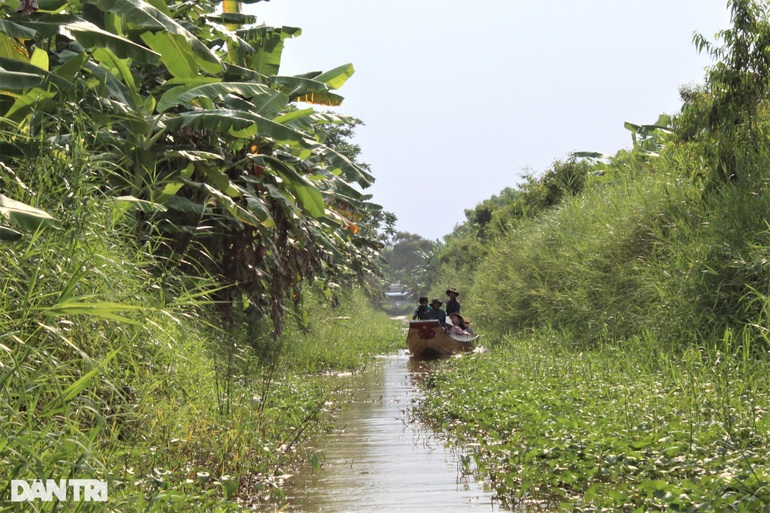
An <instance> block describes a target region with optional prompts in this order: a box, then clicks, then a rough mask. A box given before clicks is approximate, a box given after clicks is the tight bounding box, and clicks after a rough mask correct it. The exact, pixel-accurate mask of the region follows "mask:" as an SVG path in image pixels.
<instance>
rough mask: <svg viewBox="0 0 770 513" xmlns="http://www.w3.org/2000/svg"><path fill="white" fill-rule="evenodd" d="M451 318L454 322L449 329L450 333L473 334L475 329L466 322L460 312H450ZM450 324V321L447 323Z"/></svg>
mask: <svg viewBox="0 0 770 513" xmlns="http://www.w3.org/2000/svg"><path fill="white" fill-rule="evenodd" d="M447 317H449V320H450V321H451V322H452V328H450V330H449V334H450V335H473V330H472V329H471V327H470V325H469V324H468V323H466V322H465V319H463V316H462V315H460V314H458V313H451V314H448V315H447ZM447 325H449V323H447Z"/></svg>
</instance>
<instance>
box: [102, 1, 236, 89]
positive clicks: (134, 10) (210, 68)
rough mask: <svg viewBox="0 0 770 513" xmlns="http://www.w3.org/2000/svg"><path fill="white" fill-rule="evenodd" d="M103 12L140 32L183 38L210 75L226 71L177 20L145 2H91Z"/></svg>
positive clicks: (206, 48)
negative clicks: (114, 16)
mask: <svg viewBox="0 0 770 513" xmlns="http://www.w3.org/2000/svg"><path fill="white" fill-rule="evenodd" d="M90 3H92V4H94V5H96V6H97V7H98V8H99V9H101V10H102V11H103V12H108V13H111V14H114V15H116V16H119V17H121V18H123V19H124V20H125V21H126V23H128V24H129V25H132V26H133V27H135V28H136V29H137V30H140V31H148V30H149V31H153V32H158V31H166V32H169V33H171V34H174V35H179V36H182V37H183V38H184V39H185V41H186V42H187V44H189V45H190V47H191V48H192V51H193V53H194V54H195V55H196V57H197V61H198V64H199V65H200V66H201V67H202V68H203V69H204V70H205V71H207V72H208V73H211V74H213V75H216V74H219V73H221V72H222V70H223V69H224V65H223V63H222V61H221V59H220V58H219V57H218V56H217V55H216V54H215V53H214V52H213V51H212V50H211V49H209V48H208V47H207V46H206V45H204V44H203V43H202V42H201V41H200V40H199V39H198V38H197V37H195V36H194V35H193V34H192V33H190V32H189V31H188V30H187V29H186V28H184V27H183V26H182V25H180V24H179V23H177V21H176V20H174V19H173V18H171V17H170V16H168V15H167V14H165V13H163V12H162V11H160V10H158V9H157V8H155V7H153V6H152V5H150V4H148V3H147V2H144V1H143V0H90Z"/></svg>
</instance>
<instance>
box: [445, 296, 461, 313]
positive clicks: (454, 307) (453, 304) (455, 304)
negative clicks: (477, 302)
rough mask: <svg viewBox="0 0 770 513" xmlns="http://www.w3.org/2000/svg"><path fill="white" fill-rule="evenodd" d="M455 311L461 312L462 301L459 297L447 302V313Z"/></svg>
mask: <svg viewBox="0 0 770 513" xmlns="http://www.w3.org/2000/svg"><path fill="white" fill-rule="evenodd" d="M453 313H456V314H459V313H460V302H459V301H458V300H457V298H453V299H449V300H447V302H446V314H447V315H449V314H453Z"/></svg>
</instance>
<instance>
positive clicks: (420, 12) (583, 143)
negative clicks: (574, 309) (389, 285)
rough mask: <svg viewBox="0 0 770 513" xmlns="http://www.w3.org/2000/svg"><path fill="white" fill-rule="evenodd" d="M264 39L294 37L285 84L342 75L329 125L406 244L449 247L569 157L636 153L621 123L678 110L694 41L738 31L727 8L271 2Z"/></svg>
mask: <svg viewBox="0 0 770 513" xmlns="http://www.w3.org/2000/svg"><path fill="white" fill-rule="evenodd" d="M244 10H245V11H246V12H248V13H250V14H256V15H257V17H258V23H263V22H264V23H265V24H267V25H270V26H281V25H286V26H293V27H300V28H301V29H302V35H301V36H300V37H298V38H296V39H292V40H288V41H287V42H286V49H285V50H284V53H283V60H282V68H281V74H284V75H294V74H299V73H305V72H308V71H315V70H319V71H326V70H328V69H331V68H333V67H336V66H338V65H341V64H346V63H348V62H350V63H353V65H354V66H355V69H356V73H355V75H353V77H352V78H351V79H350V80H349V81H348V82H347V83H346V84H345V86H344V87H343V88H342V89H340V91H339V93H340V94H342V96H344V97H345V102H344V104H343V105H342V106H341V107H338V108H336V109H335V110H336V111H337V112H339V113H342V114H348V115H351V116H355V117H358V118H360V119H362V120H363V121H364V123H366V125H365V126H362V127H359V128H358V129H357V132H356V138H355V141H354V142H356V143H357V144H359V145H360V146H361V148H362V157H361V160H362V161H363V162H367V163H369V164H371V166H372V172H373V174H374V176H375V178H376V180H377V181H376V183H375V184H374V185H373V186H372V187H370V188H369V189H367V190H366V191H365V192H367V193H369V194H372V195H373V198H372V200H371V201H373V202H374V203H378V204H380V205H382V206H383V207H384V208H385V209H386V210H389V211H391V212H393V213H395V214H396V215H397V216H398V223H397V226H396V227H397V229H398V230H401V231H408V232H412V233H417V234H420V235H422V236H423V237H426V238H428V239H439V238H441V237H443V236H444V235H447V234H449V233H450V232H451V231H452V229H453V228H454V226H455V225H456V224H459V223H462V222H463V221H464V220H465V213H464V210H465V209H469V208H473V207H474V206H475V205H476V204H477V203H479V202H480V201H482V200H484V199H486V198H489V197H491V196H492V195H494V194H497V193H499V192H500V191H501V190H502V189H503V188H504V187H508V186H515V185H516V184H517V183H519V182H520V177H521V175H523V174H534V175H539V174H540V173H542V172H544V171H545V170H546V169H548V167H549V166H550V164H551V163H552V162H553V161H554V160H563V159H565V158H567V156H568V154H569V153H570V152H572V151H602V152H605V153H615V152H616V151H617V150H619V149H622V148H626V147H628V146H630V143H631V137H630V133H629V132H628V131H627V130H625V129H624V128H623V123H624V122H625V121H630V122H633V123H637V124H649V123H654V122H655V121H656V120H657V117H658V115H659V114H661V113H663V112H666V113H674V112H676V111H678V109H679V107H680V106H681V104H680V101H679V87H680V86H681V85H684V84H699V83H702V81H703V77H704V69H705V67H706V66H707V65H708V64H709V63H710V61H709V58H708V57H707V56H706V55H699V54H698V53H697V51H696V50H695V47H694V46H693V45H692V36H693V33H694V32H699V33H702V34H704V35H705V36H706V37H707V38H708V39H709V40H712V41H713V40H714V34H715V33H716V32H717V31H718V30H722V29H725V28H728V27H729V24H730V16H729V11H728V10H727V2H726V0H539V1H535V0H527V1H523V0H271V1H270V2H259V3H256V4H250V5H248V4H244Z"/></svg>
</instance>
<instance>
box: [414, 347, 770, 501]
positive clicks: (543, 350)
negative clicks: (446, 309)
mask: <svg viewBox="0 0 770 513" xmlns="http://www.w3.org/2000/svg"><path fill="white" fill-rule="evenodd" d="M566 335H568V334H566V333H561V334H556V333H553V332H550V333H542V334H540V335H539V336H533V337H531V338H516V339H508V340H506V342H504V343H502V344H501V345H500V346H499V347H498V348H497V349H496V350H494V351H492V352H489V353H485V354H482V355H477V356H472V357H469V358H462V359H459V360H454V361H452V362H450V364H449V365H447V367H446V368H445V369H444V371H443V372H438V373H437V374H436V375H435V376H434V378H433V379H432V380H431V384H432V387H433V388H432V390H431V393H430V394H429V395H428V396H427V397H426V399H425V400H424V404H423V407H424V410H423V411H424V412H425V415H426V417H427V418H428V419H429V420H430V421H431V422H432V423H434V424H435V425H437V426H438V427H439V428H441V429H443V430H446V431H447V432H448V433H449V434H450V435H451V436H452V437H453V438H456V439H457V440H459V441H461V442H462V443H463V444H464V445H466V446H469V447H473V449H472V451H473V457H474V459H475V460H476V463H477V464H478V466H479V468H480V469H481V470H482V473H484V474H486V476H485V477H487V479H489V480H490V482H491V483H492V485H493V486H494V487H495V490H496V492H497V493H498V495H499V496H500V498H501V500H502V501H503V502H504V503H505V504H506V505H508V506H516V505H519V504H522V503H523V502H526V501H537V502H539V503H541V504H547V505H550V506H552V507H557V508H563V509H568V510H571V511H598V510H600V509H603V510H627V511H650V510H666V509H670V510H675V511H680V510H681V511H690V510H708V511H727V510H733V511H765V509H764V508H766V506H767V504H768V501H770V467H768V463H767V462H768V461H770V450H769V449H768V447H769V445H768V442H770V416H768V411H770V374H769V373H768V372H767V362H766V361H764V360H761V359H760V360H758V359H757V358H756V357H755V355H752V353H753V349H752V348H751V347H750V346H751V342H750V338H749V337H748V334H747V336H746V337H743V336H739V337H735V336H733V335H731V334H729V333H728V334H727V335H725V337H724V339H722V340H720V341H718V342H716V343H713V344H710V345H709V344H707V345H705V346H700V347H692V348H690V349H687V350H685V351H684V352H682V353H672V352H667V351H665V350H661V347H660V345H659V344H658V341H657V340H656V339H655V336H654V335H651V334H648V337H647V338H646V339H634V340H630V341H627V342H624V343H619V344H604V345H602V346H601V347H598V348H595V349H591V350H586V351H583V352H580V351H574V350H572V349H569V348H568V347H567V344H564V343H563V342H564V340H563V338H562V337H564V336H566Z"/></svg>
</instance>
